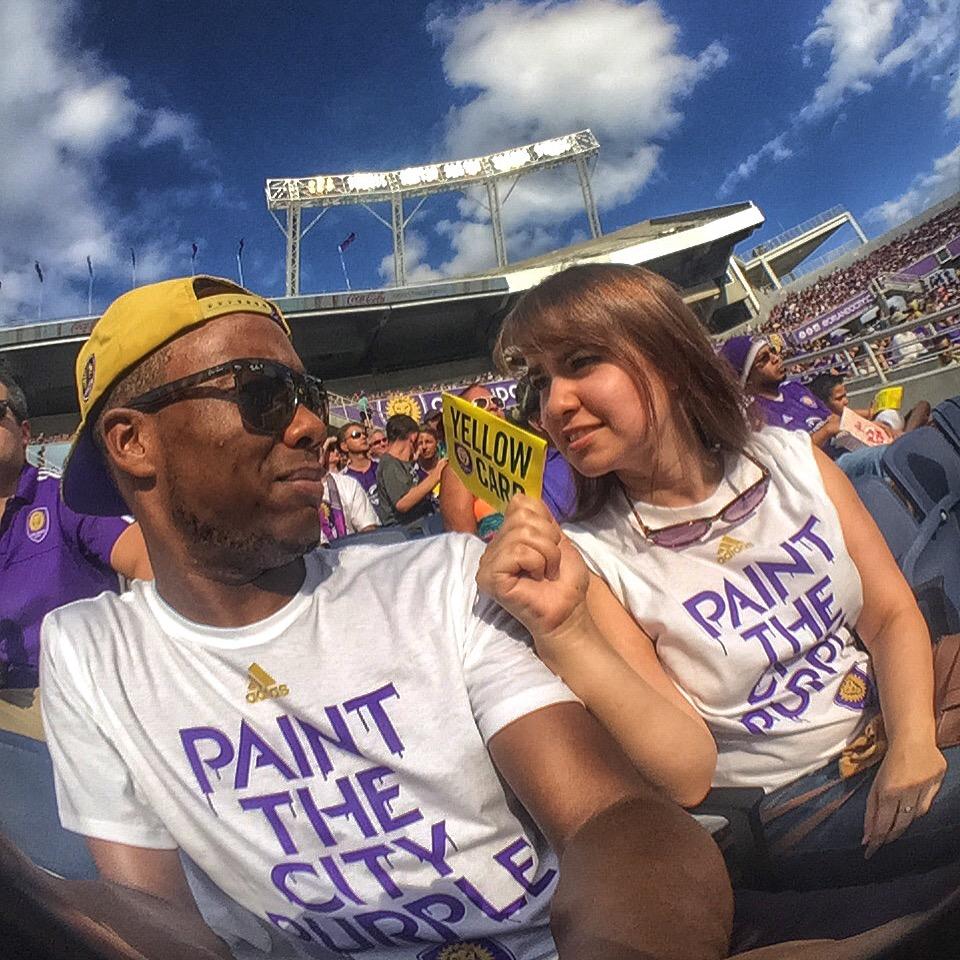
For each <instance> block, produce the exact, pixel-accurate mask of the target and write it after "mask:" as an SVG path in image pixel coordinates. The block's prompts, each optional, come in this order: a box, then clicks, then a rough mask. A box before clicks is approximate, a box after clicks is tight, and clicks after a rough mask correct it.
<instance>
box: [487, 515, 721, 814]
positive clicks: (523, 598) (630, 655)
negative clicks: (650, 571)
mask: <svg viewBox="0 0 960 960" xmlns="http://www.w3.org/2000/svg"><path fill="white" fill-rule="evenodd" d="M477 582H478V584H479V586H480V589H481V590H482V591H483V592H484V593H486V594H488V595H490V596H492V597H493V598H494V599H495V600H497V602H498V603H500V605H501V606H503V607H504V608H505V609H506V610H507V611H508V612H509V613H511V614H513V616H515V617H516V618H517V619H518V620H520V621H521V622H522V623H523V624H524V626H526V628H527V629H528V630H529V631H530V633H531V635H532V636H533V639H534V642H535V644H536V647H537V653H538V654H539V655H540V657H541V659H543V661H544V663H546V664H547V666H549V667H550V669H551V670H553V671H554V672H555V673H556V674H557V675H558V676H560V677H562V678H563V680H564V681H565V682H566V684H567V685H568V686H569V687H570V689H571V690H573V692H574V693H576V694H577V696H578V697H580V698H581V700H583V702H584V704H585V705H586V706H587V708H588V709H589V710H590V712H591V713H592V714H593V715H594V716H595V717H596V718H597V719H598V720H599V721H600V722H601V723H602V724H603V725H604V726H605V727H606V728H607V730H608V731H609V732H610V733H611V734H612V735H613V736H614V738H615V739H616V740H617V741H618V742H619V744H620V746H621V747H622V748H623V750H624V752H625V753H626V754H627V756H628V757H629V758H630V760H631V761H632V762H633V764H634V766H635V767H636V768H637V769H638V770H639V771H640V772H641V773H642V774H643V775H644V776H645V777H646V778H647V779H648V780H650V781H651V782H652V783H655V784H656V785H657V786H659V787H660V788H661V789H663V790H664V792H665V793H667V795H668V796H670V797H671V798H672V799H673V800H675V801H676V802H677V803H680V804H682V805H684V806H693V805H694V804H697V803H699V802H700V801H701V800H702V799H703V797H704V796H705V795H706V793H707V791H708V790H709V789H710V783H711V779H712V777H713V773H714V769H715V767H716V762H717V752H716V746H715V745H714V742H713V738H712V737H711V735H710V732H709V730H708V729H707V727H706V724H705V723H704V722H703V720H702V719H701V718H700V717H699V715H698V714H697V713H696V711H695V710H694V708H693V707H692V706H691V705H690V704H689V703H687V701H686V700H684V698H683V696H682V695H681V694H680V692H679V691H678V690H677V688H676V687H675V686H674V685H673V683H672V682H671V680H670V679H669V678H668V677H667V675H666V674H665V673H664V672H663V668H662V667H661V666H660V663H659V661H658V660H657V657H656V653H655V652H654V649H653V644H652V643H651V641H650V638H649V637H647V635H646V634H645V633H644V632H643V631H642V630H641V629H640V628H639V627H638V626H637V625H636V623H635V622H634V620H633V619H632V618H631V617H630V615H629V614H628V613H627V612H626V611H625V610H624V609H623V607H621V606H620V604H619V603H618V602H617V601H616V599H615V598H614V597H613V595H612V594H611V593H610V591H609V590H608V589H607V587H606V586H605V585H604V584H603V582H602V581H600V580H598V579H597V578H596V577H592V576H591V575H590V574H589V572H588V571H587V569H586V565H585V564H584V562H583V559H582V557H581V556H580V554H579V553H578V552H577V549H576V547H574V545H573V544H572V543H571V542H570V541H569V540H567V539H566V538H565V537H563V535H562V533H561V531H560V528H559V526H558V525H557V523H556V521H555V520H554V519H553V517H552V516H551V515H550V513H549V511H548V510H547V509H546V507H545V506H544V505H543V504H542V503H541V502H540V501H536V500H531V499H529V498H527V497H515V498H514V499H513V500H512V501H511V502H510V506H509V507H508V508H507V512H506V515H505V519H504V524H503V526H502V527H501V528H500V531H499V533H498V534H497V536H496V537H495V538H494V539H493V541H492V542H491V544H490V545H489V546H488V547H487V550H486V552H485V553H484V556H483V559H482V560H481V563H480V571H479V573H478V575H477Z"/></svg>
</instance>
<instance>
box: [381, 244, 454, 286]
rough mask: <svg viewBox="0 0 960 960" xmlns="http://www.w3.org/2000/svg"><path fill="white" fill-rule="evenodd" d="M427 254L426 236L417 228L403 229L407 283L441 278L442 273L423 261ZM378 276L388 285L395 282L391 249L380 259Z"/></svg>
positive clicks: (427, 281)
mask: <svg viewBox="0 0 960 960" xmlns="http://www.w3.org/2000/svg"><path fill="white" fill-rule="evenodd" d="M426 255H427V241H426V238H425V237H424V236H423V234H422V233H420V232H419V231H418V230H405V231H404V234H403V263H404V273H405V274H406V278H407V283H429V282H430V281H431V280H442V279H443V274H442V273H440V271H438V270H434V269H433V267H431V266H430V265H429V264H427V263H426V262H425V258H426ZM380 277H381V278H382V280H383V282H384V283H385V284H387V285H388V286H393V284H394V282H395V278H394V267H393V251H392V250H391V251H390V253H388V254H387V255H386V256H385V257H384V258H383V259H382V260H381V261H380Z"/></svg>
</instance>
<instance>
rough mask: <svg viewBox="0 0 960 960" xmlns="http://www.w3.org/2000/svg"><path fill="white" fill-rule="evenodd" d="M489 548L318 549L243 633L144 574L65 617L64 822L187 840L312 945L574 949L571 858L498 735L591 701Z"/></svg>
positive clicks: (466, 540)
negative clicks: (503, 578) (539, 635)
mask: <svg viewBox="0 0 960 960" xmlns="http://www.w3.org/2000/svg"><path fill="white" fill-rule="evenodd" d="M482 550H483V544H481V543H480V542H479V541H478V540H476V539H475V538H472V537H467V536H462V535H456V534H454V535H446V536H443V537H438V538H431V539H429V540H422V541H417V542H412V543H405V544H400V545H397V546H389V547H384V546H378V547H366V546H360V547H353V548H348V549H346V550H341V551H336V552H332V553H328V552H326V551H317V552H315V553H312V554H310V555H308V556H307V557H306V558H305V562H306V578H305V581H304V584H303V586H302V588H301V589H300V591H299V592H298V593H297V595H296V596H294V597H293V598H292V599H291V600H290V601H289V602H288V603H287V604H286V605H285V606H284V607H283V608H282V609H280V610H279V611H278V612H277V613H275V614H273V615H272V616H270V617H268V618H267V619H266V620H263V621H261V622H259V623H256V624H253V625H250V626H246V627H239V628H235V629H218V628H214V627H208V626H203V625H199V624H195V623H191V622H189V621H187V620H185V619H184V618H183V617H181V616H179V615H178V614H177V613H176V612H175V611H174V610H173V609H171V608H170V607H169V606H168V605H167V604H165V603H164V601H163V599H162V598H161V597H160V596H159V594H158V593H157V591H156V589H155V587H154V585H153V583H144V582H136V583H135V584H134V585H133V588H132V589H131V591H130V592H129V593H126V594H124V595H122V596H115V595H108V594H105V595H102V596H100V597H98V598H96V599H93V600H84V601H81V602H78V603H74V604H70V605H69V606H66V607H63V608H61V609H59V610H57V611H55V612H54V613H53V614H51V615H50V616H49V617H48V618H47V619H46V621H45V623H44V631H43V643H42V650H43V659H42V667H41V676H42V680H41V692H42V700H43V715H44V725H45V729H46V732H47V738H48V743H49V746H50V752H51V754H52V757H53V761H54V773H55V778H56V787H57V798H58V804H59V809H60V818H61V820H62V822H63V825H64V826H65V827H66V828H68V829H70V830H74V831H76V832H78V833H82V834H85V835H87V836H91V837H99V838H103V839H106V840H112V841H115V842H118V843H124V844H131V845H133V846H139V847H153V848H161V849H167V848H175V847H180V848H181V849H182V850H183V851H184V852H185V853H186V854H187V855H188V856H189V857H190V858H191V859H192V860H193V861H194V862H195V863H196V864H198V865H199V867H200V868H201V870H203V871H204V872H205V873H206V874H207V875H208V876H209V877H210V878H211V879H212V880H213V882H214V883H215V884H216V885H217V886H218V887H219V888H220V889H221V890H222V891H224V892H225V893H226V894H227V895H228V896H229V897H231V898H232V899H233V900H234V901H236V902H237V903H239V904H240V905H242V906H243V907H245V908H246V909H247V910H249V911H252V912H253V914H255V915H256V916H257V917H259V918H265V920H266V921H269V923H265V924H264V927H269V926H270V924H273V925H274V928H276V929H280V930H282V931H284V932H285V933H286V934H287V935H288V937H289V941H290V942H292V943H293V944H294V945H295V946H296V947H297V949H298V954H299V955H303V956H316V957H334V956H344V955H353V954H354V953H357V954H360V953H362V954H363V956H364V957H369V958H371V960H381V958H383V960H386V958H391V960H399V958H404V960H406V958H411V960H412V958H419V960H437V958H440V957H441V953H440V951H441V950H442V949H443V947H444V945H445V944H446V945H449V944H450V943H451V942H459V941H465V942H469V943H472V944H474V945H475V948H476V950H477V951H478V952H477V953H476V955H478V956H487V954H489V955H490V956H491V957H493V958H495V960H504V958H510V957H514V958H516V960H526V958H530V960H533V958H541V957H553V956H555V947H554V945H553V941H552V939H551V937H550V933H549V929H548V919H549V902H550V897H551V894H552V891H553V888H554V886H555V879H556V869H557V863H556V858H555V856H554V854H553V853H552V852H551V851H550V849H549V848H548V846H547V844H546V842H545V840H544V839H543V837H542V835H541V834H540V833H539V832H538V831H537V829H536V827H535V826H534V825H533V823H532V821H531V820H530V819H529V817H528V816H527V815H526V813H525V812H524V811H523V809H522V808H521V807H520V804H519V803H518V802H516V800H515V799H514V798H513V797H512V796H510V795H505V793H504V790H505V788H504V786H503V784H502V783H501V781H500V779H499V777H498V775H497V771H496V769H495V768H494V766H493V763H492V761H491V759H490V757H489V754H488V752H487V749H486V744H487V742H488V741H489V740H490V738H491V737H492V736H493V735H494V734H496V733H497V732H498V731H499V730H501V729H503V728H504V727H505V726H506V725H507V724H509V723H511V722H512V721H514V720H516V719H518V718H519V717H522V716H524V715H525V714H529V713H531V712H533V711H535V710H538V709H540V708H542V707H545V706H548V705H550V704H554V703H559V702H566V701H574V700H575V699H576V698H575V697H574V695H573V694H572V693H571V692H570V691H569V690H568V689H567V688H566V687H565V686H564V684H563V683H562V682H561V681H560V680H559V679H557V678H556V677H555V676H554V675H553V674H552V673H550V671H549V670H548V669H547V668H546V667H545V666H543V664H542V663H541V662H540V661H539V660H538V659H537V658H536V656H535V655H534V653H533V652H532V650H531V649H530V647H529V645H528V641H527V638H526V636H525V634H524V633H523V631H522V628H521V627H520V626H519V625H518V624H517V623H516V622H515V621H513V620H512V619H510V618H509V617H508V616H507V615H506V614H505V613H503V611H502V610H500V609H499V608H498V607H497V606H496V605H495V604H494V603H493V602H492V601H489V600H486V599H484V598H482V597H480V596H478V593H477V589H476V585H475V582H474V575H475V572H476V566H477V562H478V560H479V555H480V553H481V552H482ZM425 596H426V597H430V603H429V604H427V605H424V603H423V598H424V597H425ZM535 761H536V758H535V757H531V762H535ZM248 921H249V918H248ZM276 929H274V930H272V934H271V935H272V936H273V938H275V939H276ZM264 936H265V940H264V943H263V944H261V946H264V947H266V948H267V949H269V940H270V938H271V936H268V935H266V934H264ZM279 939H281V940H282V939H283V938H282V937H281V938H279ZM289 949H290V948H289V946H287V947H286V948H285V950H289ZM483 950H486V951H487V954H484V953H482V951H483Z"/></svg>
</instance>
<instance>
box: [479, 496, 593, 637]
mask: <svg viewBox="0 0 960 960" xmlns="http://www.w3.org/2000/svg"><path fill="white" fill-rule="evenodd" d="M589 579H590V574H589V572H588V570H587V567H586V564H585V563H584V562H583V558H582V557H581V556H580V554H579V553H578V552H577V548H576V547H574V545H573V544H572V543H571V542H570V541H569V540H567V538H566V537H564V536H563V533H562V532H561V530H560V526H559V525H558V524H557V521H556V520H554V518H553V516H552V515H551V514H550V511H549V510H548V509H547V508H546V507H545V506H544V505H543V503H541V502H540V501H539V500H534V499H533V498H532V497H526V496H523V495H522V494H517V495H516V496H515V497H514V498H513V499H512V500H511V501H510V504H509V506H508V507H507V511H506V513H505V514H504V521H503V526H502V527H501V528H500V530H499V532H498V533H497V535H496V536H495V537H494V538H493V540H492V541H491V542H490V544H489V546H488V547H487V549H486V550H485V551H484V554H483V556H482V557H481V558H480V566H479V568H478V570H477V586H478V587H479V588H480V590H481V592H482V593H485V594H487V595H488V596H490V597H492V598H493V599H494V600H496V601H497V603H499V604H500V606H502V607H503V608H504V609H505V610H506V611H507V612H508V613H510V614H512V615H513V616H514V617H516V618H517V619H518V620H519V621H520V622H521V623H522V624H523V625H524V626H525V627H526V628H527V630H529V631H530V633H531V635H532V636H533V638H534V640H536V641H540V640H544V639H547V638H549V637H551V636H552V635H554V634H556V633H562V632H563V629H564V628H565V627H567V626H571V625H573V624H575V623H578V622H579V621H580V620H581V619H582V618H585V617H587V611H586V597H587V585H588V583H589ZM539 647H540V644H539V642H538V649H539Z"/></svg>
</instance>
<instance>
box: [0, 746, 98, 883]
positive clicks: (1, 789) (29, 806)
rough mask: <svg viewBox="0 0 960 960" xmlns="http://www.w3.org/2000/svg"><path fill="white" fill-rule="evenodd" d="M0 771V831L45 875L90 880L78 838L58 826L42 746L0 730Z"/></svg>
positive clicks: (92, 870)
mask: <svg viewBox="0 0 960 960" xmlns="http://www.w3.org/2000/svg"><path fill="white" fill-rule="evenodd" d="M0 770H2V771H3V773H2V775H0V834H2V835H3V836H5V837H7V838H8V839H9V840H11V841H12V842H13V843H14V844H15V845H16V846H17V847H18V848H19V849H20V850H21V851H22V852H23V853H24V854H26V856H27V857H29V858H30V860H32V861H33V862H34V863H35V864H37V866H40V867H43V868H44V869H46V870H49V871H50V872H51V873H55V874H57V875H58V876H61V877H66V878H67V879H71V880H92V879H95V878H96V876H97V868H96V867H95V866H94V863H93V860H92V858H91V857H90V853H89V851H88V850H87V845H86V843H85V842H84V840H83V838H82V837H80V836H79V835H77V834H75V833H70V832H69V831H68V830H64V829H63V827H61V826H60V817H59V815H58V813H57V801H56V797H55V795H54V789H53V765H52V763H51V761H50V753H49V751H48V750H47V745H46V744H45V743H43V742H41V741H39V740H33V739H31V738H30V737H23V736H20V735H19V734H16V733H10V732H9V731H6V730H0Z"/></svg>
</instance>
